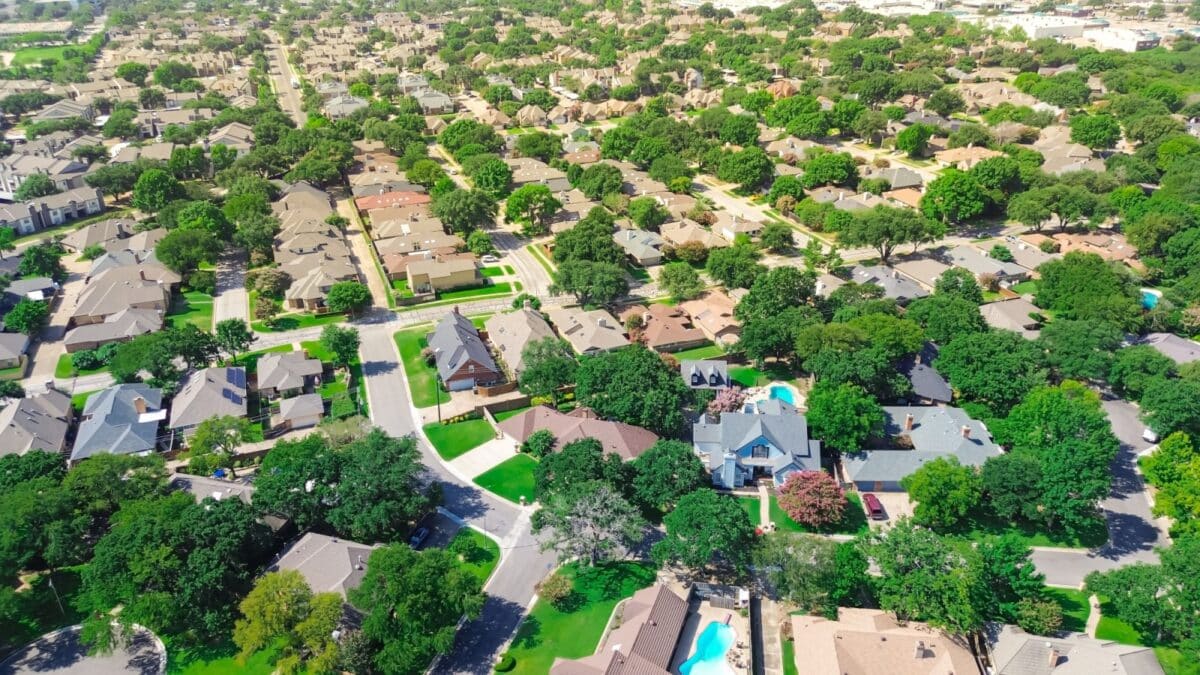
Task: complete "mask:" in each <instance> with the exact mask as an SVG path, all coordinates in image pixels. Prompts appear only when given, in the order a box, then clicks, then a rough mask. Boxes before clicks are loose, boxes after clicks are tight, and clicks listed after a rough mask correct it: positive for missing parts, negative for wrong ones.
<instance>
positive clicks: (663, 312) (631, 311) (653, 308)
mask: <svg viewBox="0 0 1200 675" xmlns="http://www.w3.org/2000/svg"><path fill="white" fill-rule="evenodd" d="M635 318H636V319H640V320H641V324H642V325H641V328H640V329H638V330H639V331H640V335H641V341H642V342H643V343H644V344H645V345H646V346H647V347H649V348H651V349H653V350H654V351H656V352H677V351H680V350H683V349H691V348H692V347H699V346H701V345H704V344H706V343H707V342H708V338H707V337H706V336H705V335H704V331H702V330H700V329H699V328H696V327H695V326H693V325H692V320H691V317H689V316H688V315H687V313H686V312H684V311H683V310H682V309H680V308H678V307H672V306H670V305H664V304H659V303H655V304H652V305H650V307H649V308H647V307H645V306H643V305H631V306H629V307H626V308H625V309H624V310H622V311H621V314H620V319H621V321H622V322H624V323H626V324H628V323H629V321H630V320H633V319H635Z"/></svg>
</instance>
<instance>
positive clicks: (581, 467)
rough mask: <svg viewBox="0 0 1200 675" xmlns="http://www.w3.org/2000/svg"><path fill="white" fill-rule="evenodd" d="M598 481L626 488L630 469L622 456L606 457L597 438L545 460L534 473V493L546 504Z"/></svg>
mask: <svg viewBox="0 0 1200 675" xmlns="http://www.w3.org/2000/svg"><path fill="white" fill-rule="evenodd" d="M595 481H601V482H604V483H607V484H608V485H610V486H613V487H624V486H625V485H626V484H627V483H628V482H629V467H628V466H627V465H626V464H625V463H624V462H623V461H621V458H620V457H619V456H618V455H616V454H614V453H606V452H605V451H604V446H602V445H601V444H600V441H598V440H596V439H594V438H581V439H579V440H577V441H572V442H570V443H567V444H566V445H564V446H563V447H562V448H561V449H560V450H559V451H558V452H553V453H550V454H549V455H547V456H545V457H543V458H542V461H540V462H538V465H537V468H535V469H534V472H533V482H534V490H535V491H536V493H537V498H538V499H539V500H541V501H542V502H543V503H548V502H549V501H550V498H551V497H552V496H553V495H556V494H567V493H569V492H571V491H572V490H574V489H575V488H576V487H578V486H580V485H584V484H590V483H592V482H595ZM522 496H525V495H522Z"/></svg>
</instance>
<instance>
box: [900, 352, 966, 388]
mask: <svg viewBox="0 0 1200 675" xmlns="http://www.w3.org/2000/svg"><path fill="white" fill-rule="evenodd" d="M937 356H938V347H937V345H935V344H933V343H932V342H926V343H925V344H924V345H923V346H922V347H921V351H919V352H917V353H916V354H913V355H912V356H909V357H908V358H906V359H904V360H903V361H901V362H900V365H899V371H900V373H901V374H902V375H904V376H905V377H906V378H908V381H909V382H910V383H912V391H913V394H915V395H916V396H917V398H922V399H928V400H930V401H940V402H942V403H949V402H950V401H951V400H952V399H953V398H954V392H953V391H952V390H951V389H950V383H949V382H947V381H946V378H944V377H942V374H941V373H939V372H938V371H937V369H935V368H934V367H933V361H934V359H936V358H937Z"/></svg>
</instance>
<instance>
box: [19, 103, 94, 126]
mask: <svg viewBox="0 0 1200 675" xmlns="http://www.w3.org/2000/svg"><path fill="white" fill-rule="evenodd" d="M76 117H79V118H82V119H85V120H87V121H89V122H91V121H94V120H95V119H96V109H95V108H93V107H92V106H91V105H88V104H86V103H77V102H75V101H72V100H70V99H65V98H64V99H62V100H59V101H55V102H54V103H51V104H50V105H48V106H46V107H44V108H42V109H41V110H39V111H37V112H36V113H34V114H32V115H30V117H29V119H30V120H32V121H34V122H57V121H61V120H69V119H73V118H76Z"/></svg>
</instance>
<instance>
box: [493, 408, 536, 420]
mask: <svg viewBox="0 0 1200 675" xmlns="http://www.w3.org/2000/svg"><path fill="white" fill-rule="evenodd" d="M530 407H531V406H525V407H524V408H517V409H516V410H505V411H504V412H499V413H496V414H495V415H493V417H495V418H496V421H497V422H503V421H504V420H506V419H508V418H510V417H516V416H517V415H520V414H521V413H523V412H525V411H526V410H529V408H530Z"/></svg>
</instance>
